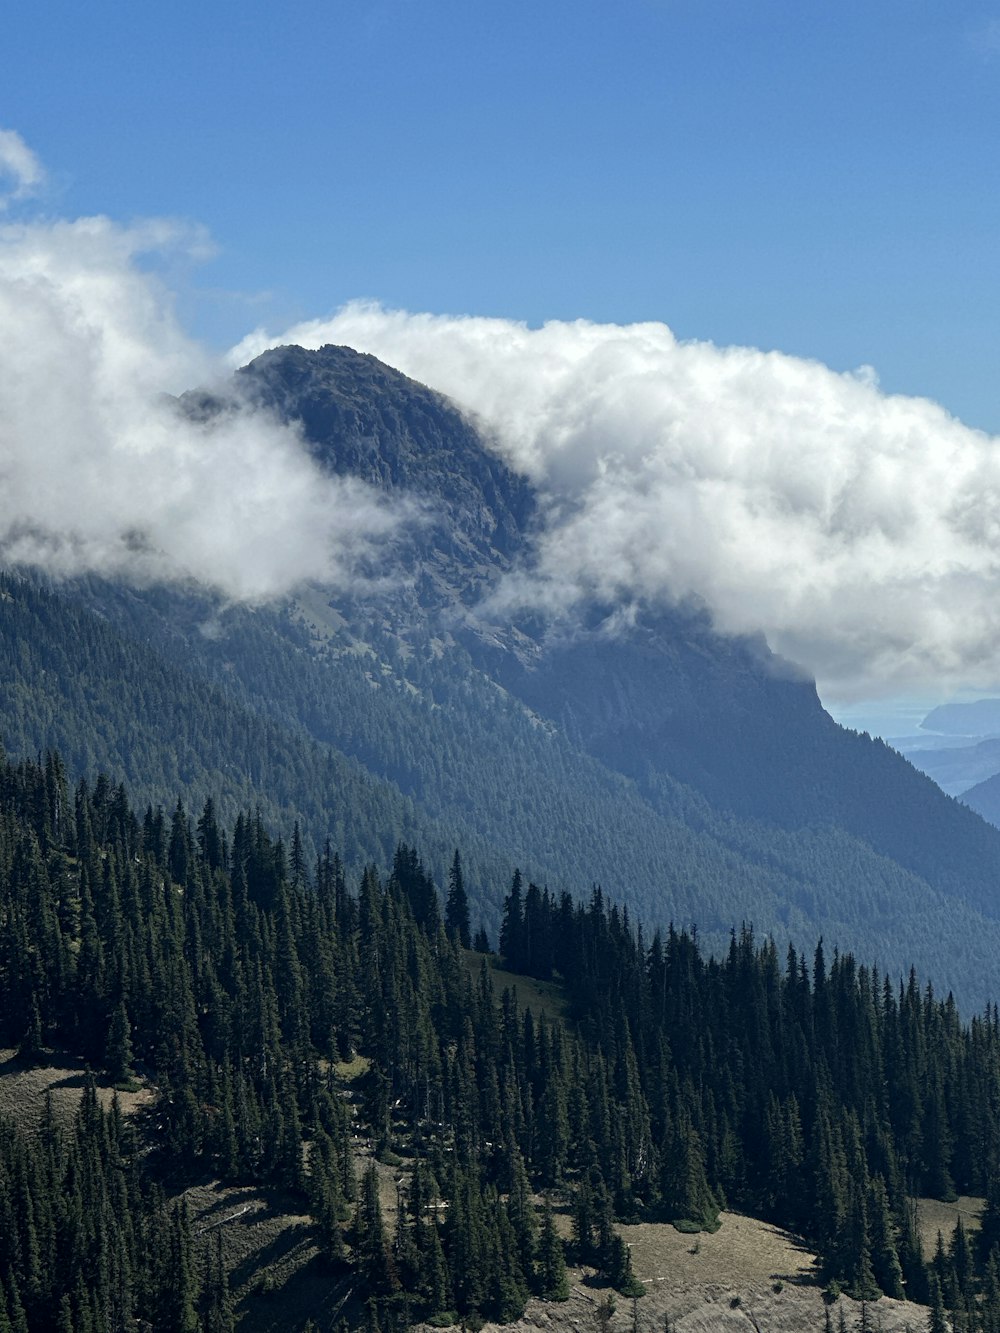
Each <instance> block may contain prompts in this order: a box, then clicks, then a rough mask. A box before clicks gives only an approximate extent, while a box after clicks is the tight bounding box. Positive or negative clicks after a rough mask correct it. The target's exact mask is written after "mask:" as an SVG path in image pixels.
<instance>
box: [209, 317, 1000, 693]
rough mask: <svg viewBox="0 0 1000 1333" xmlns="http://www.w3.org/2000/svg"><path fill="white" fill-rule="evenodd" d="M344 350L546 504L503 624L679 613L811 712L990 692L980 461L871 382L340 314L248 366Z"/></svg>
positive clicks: (995, 490) (505, 326)
mask: <svg viewBox="0 0 1000 1333" xmlns="http://www.w3.org/2000/svg"><path fill="white" fill-rule="evenodd" d="M274 342H297V343H301V344H303V345H305V346H311V347H315V346H320V345H322V344H323V343H327V342H332V343H346V344H349V345H350V346H352V347H355V348H357V349H359V350H361V351H365V352H372V353H373V354H374V355H376V356H378V357H380V358H382V359H383V360H385V361H387V362H389V363H390V364H391V365H393V366H396V367H397V368H399V369H400V370H402V371H404V372H405V373H406V374H408V375H411V376H413V377H414V378H416V379H418V380H422V381H423V382H425V383H427V384H430V385H432V386H433V387H434V388H437V389H439V390H441V391H443V392H445V393H447V394H449V395H450V396H451V397H452V398H453V399H455V400H456V402H457V403H459V404H460V405H462V406H463V407H464V408H465V409H466V410H467V411H469V412H470V413H471V414H473V415H474V416H475V417H476V418H477V420H478V421H479V422H480V424H481V425H482V427H483V429H484V431H485V432H486V434H487V436H488V437H489V438H490V439H492V440H493V441H494V447H495V448H496V449H497V450H498V451H499V452H500V453H501V454H502V455H503V456H504V457H505V458H506V459H507V460H508V461H509V462H510V463H511V464H512V465H513V466H514V467H516V468H518V469H519V470H521V471H523V472H525V473H527V474H528V475H529V476H530V477H531V478H532V479H533V480H534V481H535V482H536V483H537V484H538V485H539V487H540V488H541V489H542V491H543V493H544V494H545V496H546V497H547V510H546V513H547V518H546V523H545V527H544V531H543V533H542V535H541V538H540V544H539V549H538V559H537V567H536V568H535V569H534V570H533V571H532V572H531V573H530V574H526V573H522V574H521V576H520V577H519V579H518V580H517V581H516V582H515V583H513V584H511V585H509V586H508V588H507V596H508V597H509V598H510V599H511V600H514V601H516V600H520V601H522V602H531V603H533V604H535V605H539V606H542V607H545V608H548V609H549V610H551V611H566V610H568V609H571V608H572V607H573V606H574V605H575V604H576V603H578V602H579V601H580V600H581V599H584V598H587V597H590V596H599V597H601V598H603V599H609V600H616V601H619V602H628V601H629V600H636V599H648V600H652V601H656V600H658V599H667V600H669V599H677V598H684V597H691V596H693V597H696V598H700V599H702V600H703V601H704V602H705V603H706V604H707V606H708V607H709V608H710V610H711V612H712V614H713V616H714V618H715V622H716V624H717V625H718V626H719V628H720V629H722V630H724V631H732V632H741V631H757V630H761V629H763V630H764V631H765V633H766V634H767V635H768V637H769V639H770V641H771V643H772V645H773V646H774V647H776V648H777V649H778V650H779V651H781V652H783V653H784V654H786V655H787V656H789V657H791V658H792V659H793V660H795V661H797V662H800V663H802V664H803V665H804V666H806V667H807V668H808V669H809V670H810V671H812V672H813V673H814V674H815V675H816V677H817V680H818V682H819V684H820V688H821V691H822V692H823V693H824V695H825V696H826V697H830V698H831V699H840V700H849V699H851V698H872V697H877V696H878V695H886V694H889V693H894V692H899V691H900V690H903V689H905V690H916V689H920V688H921V687H924V686H930V687H933V688H934V689H935V690H939V689H941V688H947V687H960V686H972V685H984V684H987V683H989V682H991V681H994V680H996V679H997V678H1000V598H998V596H997V590H998V587H1000V441H998V440H996V439H993V438H991V437H989V436H986V435H984V434H983V433H981V432H979V431H975V430H972V429H969V428H968V427H966V426H964V425H963V424H962V423H961V422H959V421H957V420H955V419H954V418H953V417H951V416H949V415H948V413H947V412H945V411H944V410H943V409H942V408H941V407H940V406H938V405H937V404H935V403H933V402H930V401H928V400H923V399H916V398H906V397H899V396H889V395H886V394H884V393H882V392H881V391H880V390H879V387H878V384H877V381H876V379H875V376H874V374H873V373H872V372H871V371H870V370H867V369H862V370H861V371H859V372H856V373H854V374H838V373H835V372H833V371H831V370H829V369H828V368H826V367H825V366H822V365H820V364H818V363H816V362H810V361H805V360H801V359H798V358H795V357H791V356H785V355H782V354H780V353H776V352H761V351H757V350H754V349H753V348H746V347H716V346H714V345H713V344H710V343H682V342H678V341H677V340H676V339H675V338H674V336H673V335H672V334H671V332H670V330H669V329H668V328H667V327H666V326H665V325H662V324H652V323H649V324H637V325H632V326H628V327H618V326H609V325H596V324H590V323H586V322H583V321H580V322H576V323H550V324H546V325H545V326H544V327H542V328H539V329H530V328H528V327H526V326H525V325H522V324H517V323H512V322H509V321H506V320H499V319H483V318H472V317H469V318H459V317H455V318H452V317H447V316H434V315H425V314H409V313H406V312H401V311H393V310H386V309H383V308H382V307H379V306H377V305H371V304H362V303H355V304H351V305H347V306H345V307H344V308H343V309H342V310H341V311H339V312H338V313H337V314H336V315H335V316H334V317H333V318H332V319H329V320H325V321H315V322H312V323H308V324H302V325H299V326H297V327H295V328H292V329H290V330H288V331H286V332H285V333H284V334H283V335H282V336H281V338H280V339H269V338H267V337H266V336H264V335H263V334H256V335H251V337H249V338H248V339H247V340H245V342H244V343H243V344H241V345H240V346H239V347H238V348H237V349H235V350H234V353H233V354H232V355H233V359H234V360H238V361H245V360H247V359H248V358H249V357H250V356H252V355H254V354H255V353H256V352H258V351H260V350H263V347H264V346H265V345H271V344H273V343H274Z"/></svg>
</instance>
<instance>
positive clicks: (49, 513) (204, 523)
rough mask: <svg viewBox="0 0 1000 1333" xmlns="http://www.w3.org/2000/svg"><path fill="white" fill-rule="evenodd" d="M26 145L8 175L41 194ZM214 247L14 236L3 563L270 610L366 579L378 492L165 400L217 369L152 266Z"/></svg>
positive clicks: (2, 477)
mask: <svg viewBox="0 0 1000 1333" xmlns="http://www.w3.org/2000/svg"><path fill="white" fill-rule="evenodd" d="M12 144H13V148H12V147H11V145H12ZM20 147H23V145H21V144H20V140H18V139H17V136H13V138H11V137H10V134H9V132H7V137H6V139H0V169H2V167H3V166H6V167H7V168H8V175H10V176H13V178H14V179H15V181H17V180H19V181H20V183H21V187H22V188H24V189H27V187H28V186H29V185H30V184H31V182H32V179H33V177H32V171H31V163H32V161H33V159H31V158H30V156H29V158H28V159H26V160H22V159H21V158H20V157H19V156H18V151H19V148H20ZM202 246H203V237H202V236H201V234H200V233H199V232H198V231H197V230H196V229H192V228H190V227H186V226H183V225H178V224H176V223H171V222H167V221H152V222H147V223H143V224H138V225H135V226H131V227H125V226H120V225H118V224H116V223H114V222H112V221H110V220H108V219H107V218H101V217H95V218H83V219H79V220H76V221H60V220H56V221H32V222H28V223H22V224H18V225H14V224H10V225H7V226H4V227H0V558H2V560H3V561H4V563H7V564H19V563H26V564H32V565H36V566H41V567H42V568H44V569H45V570H47V571H48V572H50V573H52V574H55V575H70V574H78V573H86V572H97V573H102V574H106V575H111V576H116V577H125V578H128V579H131V580H135V581H140V582H150V581H158V580H194V581H197V582H199V583H203V584H206V585H208V586H210V587H212V588H214V589H216V590H218V591H219V592H220V593H222V594H223V595H224V596H226V597H230V598H234V599H240V600H264V599H268V598H272V597H275V596H278V595H281V594H283V593H286V592H288V591H290V590H291V589H293V588H294V587H295V586H296V585H297V584H299V583H301V582H303V581H306V580H319V581H322V582H324V583H327V584H335V585H345V584H349V583H353V582H354V581H355V580H356V579H357V578H358V572H357V571H358V569H359V567H360V564H361V561H363V560H366V559H367V558H368V557H369V556H370V555H371V554H372V553H373V552H374V551H376V550H377V548H378V546H379V544H380V543H384V540H385V539H386V537H387V536H388V534H389V533H390V532H391V531H392V530H393V529H394V526H395V524H396V521H397V517H398V515H397V514H396V513H395V512H394V511H391V510H390V509H389V507H388V506H387V505H386V503H385V502H384V500H383V499H382V498H381V497H380V496H379V495H378V494H377V493H376V492H375V491H373V490H372V489H371V488H369V487H366V486H365V485H364V484H363V483H361V482H354V481H350V480H340V479H335V478H330V477H328V476H326V475H325V474H322V473H321V472H320V471H319V470H318V468H317V467H316V466H315V464H314V463H313V462H312V461H311V460H310V458H309V456H308V454H307V453H306V451H305V449H304V447H303V446H302V444H301V441H300V440H299V438H298V437H297V435H296V433H295V432H294V431H293V430H291V429H290V428H288V427H286V426H283V425H281V424H279V423H278V422H276V421H274V420H273V419H271V418H269V417H268V416H267V415H265V414H263V413H259V412H258V413H250V412H249V411H246V412H230V413H227V414H223V415H220V417H219V418H218V419H217V420H215V421H214V422H208V423H204V422H203V423H199V422H196V421H192V420H190V419H189V418H188V417H187V416H185V415H184V414H183V413H181V412H179V411H178V409H177V405H176V403H174V402H172V401H171V400H170V399H169V398H167V397H166V392H167V391H169V392H180V391H182V390H184V389H188V388H192V387H195V386H197V385H199V384H204V383H205V382H206V381H207V380H211V379H212V378H214V377H216V376H217V375H218V374H219V373H220V367H218V366H217V365H214V364H213V362H212V360H211V359H210V358H209V357H208V356H207V355H206V354H205V353H204V352H203V351H202V349H200V348H199V347H198V346H197V345H196V344H195V343H193V342H192V341H191V340H190V339H189V338H188V337H186V336H185V334H184V332H183V330H182V329H181V328H180V327H179V325H178V323H177V321H176V319H175V317H174V314H173V307H172V300H171V295H170V293H169V292H168V291H167V290H165V289H164V288H163V287H162V285H161V284H160V283H159V282H158V281H157V279H156V278H154V277H152V276H151V275H150V273H149V272H148V271H147V269H146V268H144V264H146V262H147V261H148V259H149V258H150V256H157V255H159V256H162V255H164V254H169V253H177V252H182V253H195V254H197V252H198V251H199V250H200V249H201V248H202Z"/></svg>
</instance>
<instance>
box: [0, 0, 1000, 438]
mask: <svg viewBox="0 0 1000 1333" xmlns="http://www.w3.org/2000/svg"><path fill="white" fill-rule="evenodd" d="M2 66H3V78H2V94H0V97H2V101H0V123H3V124H4V125H6V126H7V127H9V128H11V129H14V130H16V131H18V132H19V133H20V134H21V135H22V136H23V138H24V140H25V141H26V142H27V143H28V144H29V145H30V146H31V147H32V148H33V150H34V151H35V152H36V153H37V155H38V156H39V158H40V159H41V161H42V162H43V163H44V164H45V165H46V167H47V169H48V171H49V173H50V186H49V191H48V194H47V196H46V198H45V199H44V200H43V201H42V203H43V206H44V207H47V208H49V209H50V210H51V211H53V212H58V213H63V214H67V215H70V216H75V215H79V214H88V213H98V212H100V213H107V214H109V215H110V216H112V217H114V218H116V219H119V220H127V219H131V218H134V217H136V216H146V215H155V216H163V215H171V216H181V217H184V218H188V219H192V220H194V221H196V222H198V223H200V224H202V225H204V226H205V227H206V228H207V230H208V232H209V233H210V235H211V237H212V239H213V241H214V244H215V246H216V255H215V258H214V259H213V260H212V261H211V262H208V263H205V264H203V265H201V266H200V267H199V268H197V270H194V271H192V272H190V273H173V274H171V280H172V281H173V282H174V283H175V285H177V286H178V287H179V289H180V291H181V301H182V315H183V317H184V319H185V321H186V322H187V324H188V326H189V327H190V328H192V329H193V330H194V331H195V332H197V333H198V334H200V335H201V336H203V337H206V338H208V339H209V340H211V341H214V342H216V343H219V344H223V343H228V342H232V341H235V340H236V338H238V337H239V336H241V335H242V334H243V333H244V332H246V330H247V329H248V328H249V327H251V326H252V325H254V324H255V323H258V322H265V323H268V324H270V325H272V326H275V325H280V324H282V323H284V324H288V323H290V322H292V321H293V320H295V319H301V318H304V317H306V316H316V315H322V314H325V313H328V312H331V311H332V310H334V309H335V308H336V307H338V306H339V305H341V304H342V303H343V302H344V301H346V300H348V299H350V298H352V297H359V296H366V297H374V298H377V299H378V300H380V301H382V302H384V303H386V304H388V305H392V306H397V305H398V306H401V307H405V308H408V309H411V310H414V309H415V310H431V311H438V312H451V313H475V314H486V315H502V316H506V317H509V318H514V319H523V320H527V321H529V322H531V323H540V322H542V321H544V320H546V319H550V318H561V319H567V318H575V317H586V318H589V319H594V320H598V321H613V322H631V321H635V320H641V319H657V320H663V321H664V322H666V323H667V324H669V325H670V326H671V328H672V329H673V330H674V331H675V332H676V333H677V334H678V336H680V337H682V338H704V339H711V340H713V341H715V342H717V343H740V344H747V345H752V346H757V347H762V348H778V349H781V350H783V351H786V352H790V353H794V354H797V355H801V356H807V357H815V358H818V359H820V360H822V361H824V362H826V363H827V364H829V365H831V366H833V367H834V368H836V369H851V368H854V367H856V366H859V365H861V364H863V363H867V364H871V365H872V366H874V367H875V369H876V371H877V372H878V375H879V377H880V380H881V382H882V385H883V386H884V387H885V388H886V389H887V390H888V391H890V392H895V391H899V392H907V393H917V394H926V395H928V396H930V397H933V398H935V399H937V400H938V401H940V402H941V403H943V404H944V405H945V406H946V407H947V408H948V409H949V410H950V411H952V412H954V413H956V414H957V415H959V416H961V417H962V418H963V419H964V420H966V421H968V422H969V423H970V424H973V425H978V426H981V427H983V428H987V429H990V430H994V431H995V430H1000V402H998V396H997V390H996V384H997V379H998V375H997V369H998V366H997V348H998V347H1000V301H998V300H997V295H998V291H1000V282H998V279H1000V247H998V245H997V236H998V230H1000V229H998V222H1000V217H998V214H1000V190H998V188H997V187H998V151H1000V150H998V143H1000V136H998V133H997V131H998V128H1000V115H998V112H1000V9H997V8H996V7H991V6H989V5H984V4H970V3H962V2H960V0H959V2H956V0H950V2H949V3H928V2H927V0H867V3H856V2H854V0H850V2H848V3H841V4H837V5H833V4H825V3H815V0H814V2H813V3H806V4H803V3H802V0H797V2H796V3H791V2H785V0H752V2H751V0H624V2H623V3H619V4H617V5H609V4H607V3H600V4H597V3H591V2H590V0H573V3H550V2H548V0H533V2H532V3H522V2H521V0H508V2H507V3H505V4H503V5H493V4H489V3H472V4H470V3H468V0H463V2H461V3H459V2H457V0H456V2H452V0H422V2H421V3H410V2H409V0H391V2H389V3H386V2H384V0H383V2H379V0H375V2H374V3H365V4H353V3H331V0H325V2H324V3H315V2H313V0H299V3H295V4H291V5H289V6H286V7H283V8H282V9H278V8H276V7H275V6H274V5H273V4H266V5H265V4H262V3H259V2H258V0H242V3H239V4H234V3H229V0H214V2H213V3H210V4H207V5H205V4H198V5H195V4H193V3H189V0H175V3H173V4H171V5H169V6H148V5H136V4H135V3H134V0H131V2H130V3H120V2H117V0H101V3H99V4H97V5H89V6H83V5H77V4H69V3H53V2H52V0H39V3H37V4H35V5H32V6H24V7H21V9H20V10H19V12H18V14H17V16H16V20H12V21H8V23H7V25H5V33H4V52H3V56H2Z"/></svg>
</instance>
